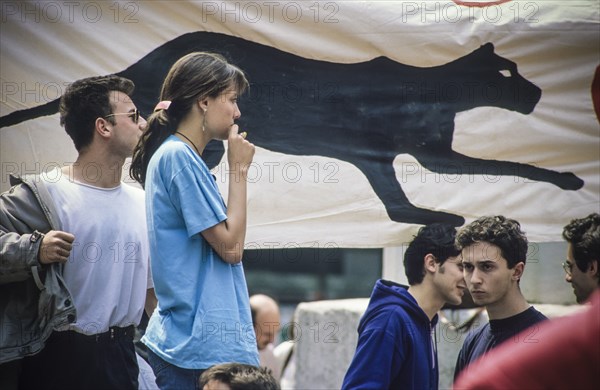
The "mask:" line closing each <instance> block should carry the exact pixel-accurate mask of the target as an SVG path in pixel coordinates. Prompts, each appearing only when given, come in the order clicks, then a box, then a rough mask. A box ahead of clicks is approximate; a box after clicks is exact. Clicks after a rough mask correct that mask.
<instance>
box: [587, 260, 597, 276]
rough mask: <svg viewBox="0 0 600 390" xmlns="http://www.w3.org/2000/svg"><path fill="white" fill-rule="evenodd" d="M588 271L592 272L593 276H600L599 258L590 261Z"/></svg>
mask: <svg viewBox="0 0 600 390" xmlns="http://www.w3.org/2000/svg"><path fill="white" fill-rule="evenodd" d="M586 272H590V273H591V274H592V276H595V277H598V275H599V274H598V260H592V261H590V262H589V263H588V269H587V271H586Z"/></svg>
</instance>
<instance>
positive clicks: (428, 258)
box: [423, 253, 438, 273]
mask: <svg viewBox="0 0 600 390" xmlns="http://www.w3.org/2000/svg"><path fill="white" fill-rule="evenodd" d="M437 265H438V263H437V262H436V261H435V256H434V255H432V254H431V253H428V254H426V255H425V257H424V258H423V269H424V270H425V271H428V272H431V273H434V272H435V271H436V270H437Z"/></svg>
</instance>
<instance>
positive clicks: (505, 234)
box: [456, 215, 528, 269]
mask: <svg viewBox="0 0 600 390" xmlns="http://www.w3.org/2000/svg"><path fill="white" fill-rule="evenodd" d="M476 242H488V243H490V244H494V245H496V246H497V247H498V248H500V251H501V253H502V257H504V258H505V259H506V262H507V264H508V268H509V269H512V268H514V266H515V265H517V264H518V263H519V262H523V263H525V262H526V261H527V246H528V241H527V237H526V236H525V233H524V232H523V231H521V224H519V222H517V221H515V220H514V219H510V218H506V217H504V216H502V215H497V216H494V217H489V216H486V217H481V218H478V219H476V220H475V221H473V222H471V223H470V224H468V225H467V226H465V227H463V228H462V229H460V230H459V231H458V234H457V235H456V246H457V248H458V249H460V250H462V249H464V248H465V247H467V246H469V245H472V244H474V243H476Z"/></svg>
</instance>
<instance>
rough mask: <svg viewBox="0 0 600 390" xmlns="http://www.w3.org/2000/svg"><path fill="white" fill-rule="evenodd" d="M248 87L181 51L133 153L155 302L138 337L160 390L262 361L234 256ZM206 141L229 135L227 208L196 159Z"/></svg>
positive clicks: (249, 151)
mask: <svg viewBox="0 0 600 390" xmlns="http://www.w3.org/2000/svg"><path fill="white" fill-rule="evenodd" d="M247 86H248V81H247V80H246V77H245V76H244V73H243V72H242V71H241V70H240V69H238V68H237V67H235V66H233V65H231V64H229V63H227V61H226V60H225V59H224V58H223V57H221V56H219V55H216V54H211V53H204V52H196V53H191V54H188V55H186V56H184V57H182V58H181V59H179V60H178V61H177V62H176V63H175V64H174V65H173V66H172V68H171V70H170V71H169V73H168V75H167V77H166V79H165V81H164V83H163V86H162V91H161V102H160V103H159V104H158V105H157V108H156V109H155V112H154V113H153V114H152V115H151V116H150V118H148V125H147V128H146V131H145V133H144V135H143V136H142V138H141V139H140V142H139V144H138V145H137V147H136V150H135V151H134V156H133V161H132V165H131V175H132V176H133V177H134V178H135V179H136V180H137V181H139V182H140V183H142V185H144V187H145V190H146V211H147V225H148V238H149V241H150V260H151V267H152V274H153V279H154V287H155V291H156V295H157V298H158V302H159V303H158V307H157V310H155V311H154V314H153V315H152V317H151V318H150V322H149V324H148V328H147V330H146V334H145V336H144V337H143V339H142V341H143V342H144V343H145V344H146V345H147V346H148V348H149V350H150V351H149V361H150V365H151V366H152V369H153V371H154V373H155V375H156V382H157V385H158V386H159V387H160V388H161V389H184V388H190V389H193V388H195V386H196V384H197V383H198V379H199V377H200V375H201V373H202V371H203V370H204V369H206V368H208V367H210V366H212V365H214V364H218V363H225V362H236V363H245V364H252V365H258V363H259V361H258V353H257V350H256V340H255V336H254V331H253V328H252V319H251V315H250V306H249V300H248V289H247V287H246V280H245V277H244V271H243V267H242V263H241V259H242V252H243V248H244V239H245V235H246V191H247V190H246V187H247V184H246V177H247V170H248V167H249V165H250V163H251V162H252V157H253V156H254V145H252V144H251V143H249V142H248V141H246V140H245V133H241V134H238V126H237V125H236V124H234V122H235V120H236V119H238V118H239V117H240V115H241V113H240V110H239V108H238V106H237V98H238V96H239V95H240V94H242V93H243V92H244V91H245V89H246V88H247ZM212 139H216V140H227V141H228V149H227V159H228V162H229V191H228V201H227V205H225V202H224V201H223V198H222V197H221V195H220V193H219V190H218V187H217V185H216V182H215V179H214V178H213V176H212V175H211V173H210V171H209V170H208V167H207V166H206V164H205V163H204V161H203V160H202V158H201V155H202V152H203V150H204V148H205V146H206V144H207V143H208V142H209V141H210V140H212Z"/></svg>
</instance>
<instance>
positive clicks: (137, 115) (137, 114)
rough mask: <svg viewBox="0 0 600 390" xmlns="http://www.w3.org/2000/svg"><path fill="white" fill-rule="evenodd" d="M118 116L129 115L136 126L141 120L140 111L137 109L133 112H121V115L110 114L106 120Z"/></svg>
mask: <svg viewBox="0 0 600 390" xmlns="http://www.w3.org/2000/svg"><path fill="white" fill-rule="evenodd" d="M117 115H127V116H129V117H130V118H131V120H133V123H135V124H137V123H138V121H139V120H140V111H139V110H138V109H137V108H136V109H135V110H133V111H131V112H121V113H119V114H108V115H107V116H105V117H104V118H108V117H109V116H117Z"/></svg>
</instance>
